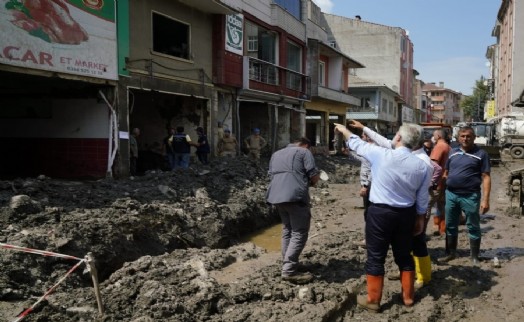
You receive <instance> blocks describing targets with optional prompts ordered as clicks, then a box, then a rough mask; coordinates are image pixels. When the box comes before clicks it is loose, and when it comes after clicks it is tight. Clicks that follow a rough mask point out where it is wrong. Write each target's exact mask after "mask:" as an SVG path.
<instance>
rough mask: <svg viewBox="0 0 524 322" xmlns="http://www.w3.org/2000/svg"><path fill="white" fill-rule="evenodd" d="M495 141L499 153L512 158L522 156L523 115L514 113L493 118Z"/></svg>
mask: <svg viewBox="0 0 524 322" xmlns="http://www.w3.org/2000/svg"><path fill="white" fill-rule="evenodd" d="M492 122H493V123H494V124H495V133H494V137H495V141H496V144H498V146H499V147H500V149H501V154H509V155H510V156H511V157H512V158H514V159H522V158H524V115H522V114H514V115H506V116H501V117H497V118H494V119H493V120H492Z"/></svg>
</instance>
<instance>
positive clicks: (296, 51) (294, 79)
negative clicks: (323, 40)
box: [286, 41, 302, 91]
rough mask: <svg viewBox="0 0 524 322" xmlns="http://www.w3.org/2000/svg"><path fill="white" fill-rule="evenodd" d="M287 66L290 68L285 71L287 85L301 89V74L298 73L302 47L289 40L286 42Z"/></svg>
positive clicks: (300, 68)
mask: <svg viewBox="0 0 524 322" xmlns="http://www.w3.org/2000/svg"><path fill="white" fill-rule="evenodd" d="M287 68H288V69H290V70H291V71H289V70H288V71H286V74H287V77H286V81H287V87H288V88H290V89H293V90H296V91H300V90H301V89H302V75H301V74H300V72H301V70H302V48H301V47H300V46H298V45H297V44H295V43H292V42H290V41H288V43H287ZM292 71H295V72H296V73H293V72H292Z"/></svg>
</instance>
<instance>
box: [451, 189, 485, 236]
mask: <svg viewBox="0 0 524 322" xmlns="http://www.w3.org/2000/svg"><path fill="white" fill-rule="evenodd" d="M479 210H480V192H474V193H469V194H464V195H458V194H455V193H453V192H451V191H449V190H446V235H447V236H458V226H459V223H460V215H461V213H462V212H464V215H465V216H466V227H467V228H468V232H469V238H470V239H479V238H480V236H481V232H480V213H479Z"/></svg>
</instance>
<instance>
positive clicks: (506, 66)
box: [486, 0, 524, 116]
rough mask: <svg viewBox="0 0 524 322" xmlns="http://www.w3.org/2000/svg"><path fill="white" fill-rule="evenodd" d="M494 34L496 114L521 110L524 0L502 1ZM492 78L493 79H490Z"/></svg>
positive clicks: (489, 52)
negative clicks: (523, 0)
mask: <svg viewBox="0 0 524 322" xmlns="http://www.w3.org/2000/svg"><path fill="white" fill-rule="evenodd" d="M492 35H493V36H494V37H496V39H497V41H496V44H495V45H493V46H490V47H488V50H487V53H486V57H487V58H488V59H489V60H490V62H491V72H492V77H493V79H492V81H493V88H492V89H493V93H492V94H493V96H494V98H495V103H494V104H495V108H494V109H495V114H496V115H498V116H503V115H508V114H511V113H513V112H522V108H523V107H524V72H523V69H524V67H523V66H524V55H522V53H523V52H524V3H522V1H515V0H502V2H501V5H500V8H499V11H498V13H497V20H496V23H495V27H494V28H493V33H492ZM490 81H491V80H490Z"/></svg>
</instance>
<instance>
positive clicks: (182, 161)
mask: <svg viewBox="0 0 524 322" xmlns="http://www.w3.org/2000/svg"><path fill="white" fill-rule="evenodd" d="M176 168H184V169H185V168H189V153H175V167H174V169H176Z"/></svg>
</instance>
